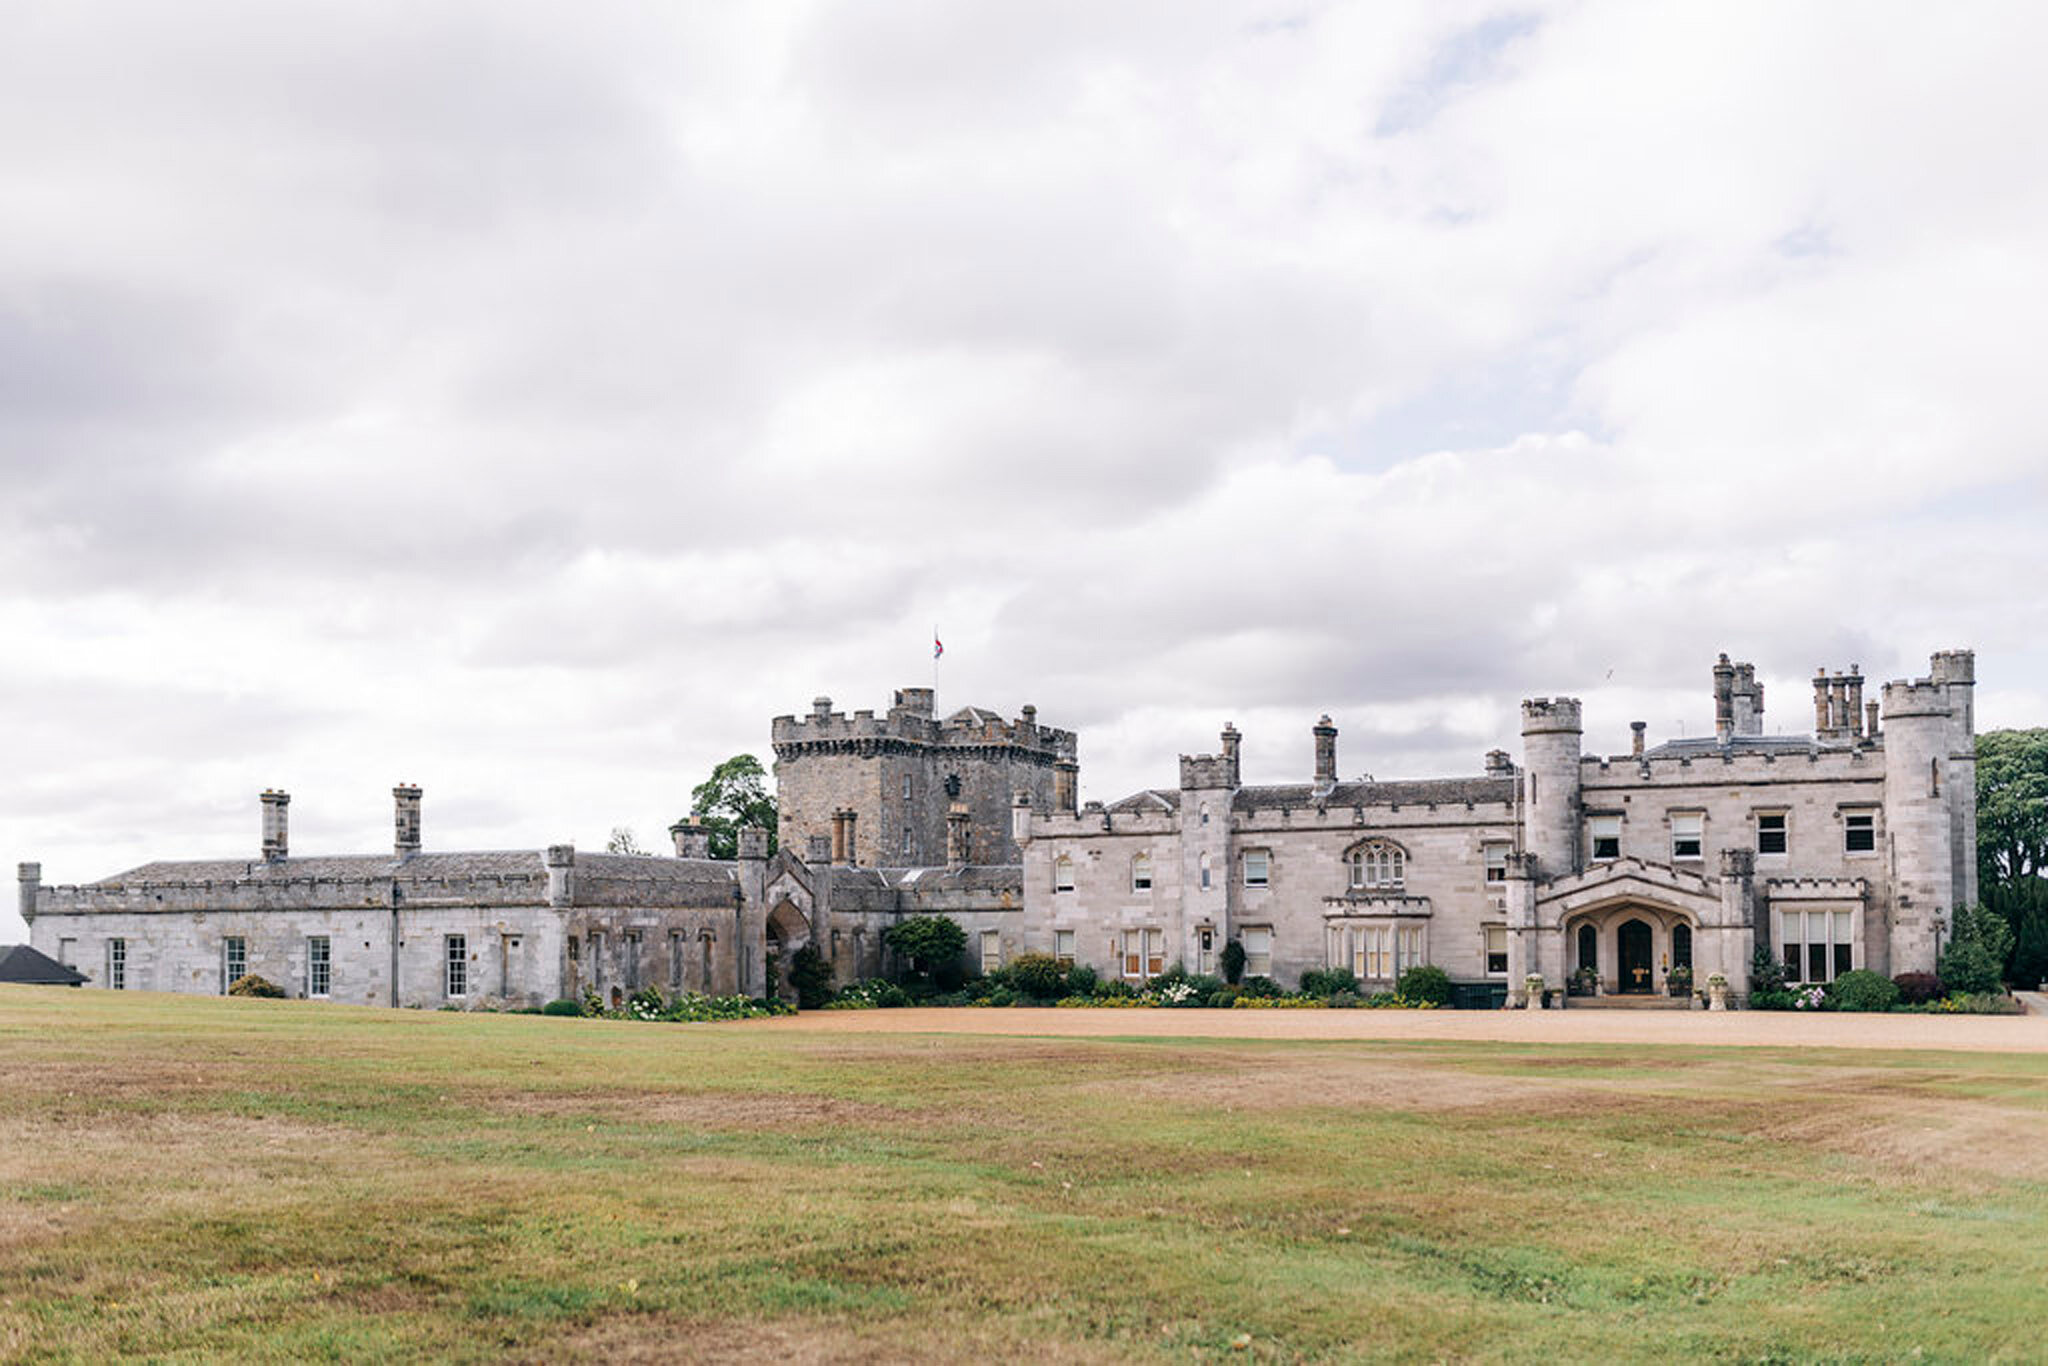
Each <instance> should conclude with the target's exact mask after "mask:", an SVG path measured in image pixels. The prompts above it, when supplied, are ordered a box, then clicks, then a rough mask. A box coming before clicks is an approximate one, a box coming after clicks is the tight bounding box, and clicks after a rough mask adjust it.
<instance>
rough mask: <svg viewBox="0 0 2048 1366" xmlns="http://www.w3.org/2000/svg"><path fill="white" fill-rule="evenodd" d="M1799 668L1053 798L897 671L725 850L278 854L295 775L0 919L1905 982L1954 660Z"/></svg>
mask: <svg viewBox="0 0 2048 1366" xmlns="http://www.w3.org/2000/svg"><path fill="white" fill-rule="evenodd" d="M1863 684H1864V680H1863V679H1862V677H1861V676H1860V674H1859V673H1858V672H1857V671H1856V670H1855V669H1854V668H1851V669H1850V670H1849V671H1847V672H1846V673H1835V674H1830V673H1827V672H1825V671H1823V672H1821V673H1820V674H1819V675H1818V676H1817V677H1816V678H1815V680H1814V698H1815V702H1814V706H1815V713H1814V719H1815V728H1814V731H1813V733H1812V734H1810V735H1798V736H1784V735H1780V736H1767V735H1765V734H1764V733H1763V725H1762V717H1763V690H1762V688H1761V687H1760V686H1759V685H1758V684H1757V682H1756V679H1755V671H1754V669H1753V668H1752V667H1751V666H1750V665H1748V664H1741V663H1730V662H1729V661H1728V659H1727V657H1726V656H1722V658H1721V660H1720V662H1719V663H1717V664H1716V665H1715V667H1714V670H1713V687H1714V699H1715V715H1716V730H1715V734H1713V735H1712V736H1700V737H1696V738H1683V739H1675V740H1671V741H1668V742H1666V743H1664V744H1661V745H1657V746H1656V747H1654V748H1649V747H1646V745H1645V739H1644V731H1645V727H1644V726H1643V724H1642V723H1640V722H1638V723H1636V724H1635V727H1634V730H1635V741H1634V744H1633V746H1632V748H1631V750H1630V752H1629V753H1627V754H1621V755H1607V756H1602V755H1592V754H1587V753H1585V752H1584V747H1583V743H1582V737H1583V724H1582V722H1583V717H1582V712H1581V707H1580V704H1579V702H1578V701H1577V700H1575V699H1572V698H1535V699H1532V700H1529V701H1526V702H1524V703H1523V704H1522V707H1521V718H1520V719H1521V739H1522V752H1521V756H1520V761H1519V762H1517V761H1516V759H1515V758H1514V757H1513V756H1511V755H1509V754H1508V753H1506V752H1505V751H1500V750H1496V751H1493V752H1491V753H1489V754H1488V755H1486V756H1485V758H1484V760H1483V762H1482V764H1481V766H1480V772H1478V773H1477V774H1475V775H1473V776H1469V777H1449V778H1434V779H1420V780H1408V781H1397V782H1374V781H1371V780H1364V781H1345V780H1342V779H1340V778H1339V777H1338V765H1337V740H1338V730H1337V727H1336V726H1335V725H1334V724H1332V723H1331V721H1330V719H1329V718H1328V717H1324V718H1322V719H1321V720H1319V721H1318V722H1317V723H1316V724H1315V725H1314V726H1313V727H1311V730H1310V749H1311V758H1312V762H1311V775H1312V776H1311V777H1310V779H1309V781H1307V782H1302V783H1289V784H1277V785H1258V784H1246V783H1244V782H1243V781H1242V777H1241V774H1240V771H1239V760H1238V752H1239V744H1240V737H1239V735H1238V733H1237V731H1236V730H1235V729H1234V728H1232V727H1226V728H1225V729H1224V731H1223V732H1222V736H1221V743H1220V745H1219V747H1218V750H1217V752H1216V753H1214V754H1202V755H1184V756H1182V758H1181V760H1180V764H1179V773H1178V776H1177V781H1176V783H1175V784H1174V785H1173V786H1164V787H1158V788H1149V789H1146V790H1143V791H1140V792H1137V793H1133V794H1131V795H1130V796H1127V797H1124V798H1122V799H1121V800H1118V801H1115V802H1110V803H1107V804H1105V803H1100V802H1089V803H1087V804H1086V805H1085V806H1082V805H1078V804H1077V801H1076V796H1077V792H1078V773H1079V769H1078V762H1077V753H1078V748H1077V739H1076V736H1075V735H1074V733H1073V732H1071V731H1063V730H1057V729H1053V728H1050V727H1042V726H1040V725H1039V724H1038V721H1037V717H1036V713H1035V712H1034V710H1033V709H1032V708H1030V707H1025V708H1024V709H1023V711H1022V714H1021V716H1019V717H1018V718H1017V719H1015V720H1011V721H1005V720H1003V719H1002V718H1001V717H1000V716H998V715H996V714H995V713H992V712H987V711H983V710H981V709H979V708H972V707H970V708H964V709H962V710H960V711H958V712H955V713H953V714H952V715H950V716H947V717H945V718H943V719H941V718H939V717H937V716H936V715H935V714H934V706H933V698H932V694H931V692H930V691H929V690H927V689H918V688H907V689H904V690H902V691H900V692H898V693H897V694H896V696H895V700H894V705H892V706H891V707H890V709H889V710H888V712H887V713H886V714H884V715H882V716H879V717H878V716H876V715H875V714H874V713H872V712H866V711H857V712H855V713H853V715H852V716H851V717H848V716H846V715H844V714H842V713H839V712H835V711H833V710H832V708H831V704H830V702H829V701H828V700H826V699H819V701H818V702H817V703H816V704H815V705H814V707H813V710H812V712H811V713H810V714H809V715H808V716H805V717H802V718H797V717H793V716H784V717H778V718H776V719H775V721H774V722H773V723H772V733H773V740H774V745H775V771H776V777H777V782H778V803H779V807H780V812H779V822H780V835H781V842H782V848H781V849H780V851H779V852H777V853H776V854H774V855H773V856H770V855H769V854H768V853H767V835H766V832H765V831H760V830H747V831H743V832H742V835H741V840H740V851H739V857H738V859H737V860H734V861H718V860H714V859H711V858H709V857H708V847H707V832H706V831H705V829H704V827H703V826H701V825H699V824H696V823H694V822H692V821H683V822H679V823H678V824H677V825H676V826H675V827H673V828H672V830H671V834H672V836H673V838H674V840H675V846H676V848H675V855H674V857H662V858H648V857H641V856H631V855H614V854H589V853H584V852H582V851H579V850H576V849H575V848H573V847H572V846H569V845H551V846H548V847H546V848H542V849H534V850H525V851H509V852H477V853H440V852H430V851H427V850H425V849H424V848H423V847H422V844H421V825H422V821H421V793H420V791H419V789H418V788H414V787H410V786H403V785H402V786H400V787H398V788H396V789H394V793H393V802H394V807H393V818H394V842H393V849H392V852H391V853H390V854H389V855H384V854H374V855H351V856H343V857H315V858H303V857H295V856H293V855H292V854H291V852H290V848H289V829H288V814H289V804H290V798H289V797H288V796H287V795H286V794H284V793H282V792H268V793H265V794H263V798H262V802H261V807H262V813H263V820H262V839H261V843H260V846H259V850H258V854H257V856H256V857H253V858H250V859H247V860H208V861H197V862H193V861H186V862H162V863H151V864H146V865H144V866H142V867H140V868H136V869H133V870H131V871H129V872H126V873H122V874H120V875H118V876H116V877H112V878H107V879H105V880H102V881H100V882H96V883H90V884H86V885H83V886H46V885H44V884H43V883H42V878H41V868H40V867H39V865H37V864H33V863H25V864H23V865H21V868H20V890H21V908H22V913H23V915H24V917H25V918H26V919H28V921H29V923H30V927H31V928H30V935H31V942H32V943H33V944H34V945H35V946H36V947H37V948H38V949H40V950H42V951H43V952H45V953H48V954H50V955H51V956H52V957H54V958H57V959H58V960H59V961H61V962H64V963H66V964H69V965H71V966H73V967H76V968H78V969H79V970H80V971H82V972H84V973H86V974H87V975H88V976H90V977H91V978H92V980H93V982H94V983H95V984H96V985H99V986H103V987H115V988H122V989H150V990H164V991H188V992H216V991H221V990H225V988H226V985H227V983H228V982H229V981H231V980H232V979H233V977H234V976H238V975H240V973H241V972H244V971H246V972H254V973H259V974H261V975H263V976H265V977H269V978H271V979H272V980H273V981H276V982H278V983H279V984H280V985H283V986H284V987H285V988H286V989H287V990H288V991H289V992H291V993H292V994H293V995H298V996H307V997H316V998H323V997H324V998H327V999H331V1000H338V1001H348V1002H353V1003H358V1004H375V1005H408V1006H440V1005H446V1004H456V1005H477V1004H511V1005H532V1004H538V1003H541V1002H544V1001H547V1000H550V999H553V998H556V997H560V996H575V995H578V994H580V993H581V992H582V991H584V990H585V989H586V988H588V989H595V990H597V991H598V992H599V993H600V994H601V995H607V996H609V997H611V998H613V999H618V998H619V997H620V996H622V995H623V994H628V993H630V992H632V991H634V990H637V989H639V988H640V987H642V986H645V985H659V986H662V987H663V988H665V989H668V990H671V991H682V990H689V991H707V992H731V991H739V992H744V993H748V994H755V995H758V994H761V993H762V992H763V991H765V990H766V988H767V983H768V981H769V963H770V961H771V959H773V958H775V957H777V956H781V955H786V954H788V953H791V952H793V951H794V950H795V949H797V948H800V947H803V946H804V945H807V944H808V945H812V946H815V947H816V948H817V949H818V950H819V951H820V952H822V953H824V954H825V955H826V956H828V957H829V959H830V960H831V962H832V964H833V967H834V972H835V975H836V977H837V978H838V979H839V980H840V981H842V982H844V981H850V980H853V979H856V978H859V977H866V976H873V975H877V974H880V973H882V972H884V971H886V970H887V969H888V968H889V967H890V966H891V964H890V963H889V962H888V959H887V954H886V952H885V949H884V947H883V944H882V935H883V932H884V931H885V930H886V929H887V928H888V927H889V926H890V925H891V924H894V923H895V922H896V921H898V920H899V919H901V918H902V917H904V916H906V915H911V914H918V913H939V914H946V915H950V916H952V917H953V918H955V919H956V920H958V921H959V922H960V923H961V924H962V926H963V927H964V928H965V929H966V930H967V932H968V943H969V949H968V952H969V959H970V963H969V966H970V967H981V968H989V967H994V966H999V965H1001V964H1002V963H1005V962H1008V961H1010V960H1011V959H1013V958H1015V957H1016V956H1017V955H1018V954H1020V953H1025V952H1040V953H1048V954H1054V955H1056V956H1058V957H1061V958H1063V959H1067V960H1070V961H1073V962H1076V963H1085V964H1087V965H1089V966H1091V967H1093V968H1094V969H1095V970H1096V971H1097V972H1098V973H1099V974H1101V975H1103V976H1105V977H1121V978H1124V979H1126V980H1130V981H1133V982H1142V981H1143V980H1145V979H1148V978H1150V977H1154V976H1157V975H1158V974H1160V973H1161V972H1164V971H1166V970H1167V969H1168V968H1169V967H1171V966H1173V965H1174V964H1182V965H1185V966H1186V967H1188V968H1189V969H1191V970H1195V971H1215V970H1217V969H1218V967H1219V966H1220V965H1221V961H1222V954H1223V949H1224V946H1225V945H1227V944H1229V943H1230V942H1232V941H1235V942H1237V943H1238V944H1239V945H1240V946H1242V948H1243V949H1244V951H1245V953H1246V957H1247V972H1249V973H1253V974H1259V975H1267V976H1271V977H1274V978H1275V979H1277V980H1279V981H1281V982H1282V983H1284V984H1286V985H1292V984H1293V983H1294V982H1295V981H1296V980H1298V978H1299V976H1300V974H1301V973H1302V972H1304V971H1306V970H1308V969H1311V968H1321V967H1345V968H1349V969H1350V970H1351V971H1353V972H1354V973H1355V974H1356V975H1357V976H1358V977H1359V978H1360V979H1361V980H1362V981H1363V982H1364V983H1365V984H1366V985H1367V986H1368V988H1370V989H1377V988H1380V987H1384V986H1388V985H1391V984H1392V982H1393V981H1394V980H1395V979H1396V978H1397V977H1398V976H1399V974H1400V973H1401V972H1402V971H1405V970H1406V969H1407V968H1408V967H1410V966H1413V965H1417V964H1422V963H1430V964H1435V965H1436V966H1439V967H1442V968H1443V969H1445V970H1446V971H1447V972H1448V973H1449V974H1450V975H1451V977H1452V978H1453V979H1454V980H1456V981H1458V982H1460V983H1463V984H1466V985H1467V986H1468V987H1474V988H1488V987H1490V988H1491V989H1492V991H1493V994H1494V995H1496V996H1504V997H1506V998H1508V999H1509V1000H1511V1001H1513V1000H1519V999H1520V998H1521V996H1522V993H1523V984H1524V983H1525V981H1526V980H1527V979H1528V978H1530V977H1531V976H1539V977H1541V978H1542V979H1543V980H1544V982H1545V983H1546V984H1547V985H1549V986H1552V987H1556V986H1560V985H1562V984H1564V983H1566V982H1578V981H1582V980H1583V981H1585V982H1588V983H1594V984H1597V990H1598V991H1599V992H1600V993H1603V994H1624V995H1625V994H1635V993H1644V994H1653V993H1658V992H1662V991H1665V990H1666V989H1667V987H1668V986H1670V985H1671V984H1672V983H1673V974H1674V972H1676V971H1677V970H1678V969H1681V968H1683V969H1686V970H1687V971H1689V972H1690V973H1692V974H1694V976H1695V978H1696V980H1697V981H1699V982H1701V983H1704V982H1705V980H1706V979H1707V977H1708V975H1709V974H1712V973H1716V972H1718V973H1721V974H1723V975H1724V976H1725V977H1726V978H1727V980H1728V983H1729V985H1730V988H1731V991H1732V993H1733V994H1734V996H1735V997H1736V999H1738V1000H1739V999H1740V997H1741V996H1742V994H1743V993H1744V992H1746V990H1747V987H1748V975H1749V964H1750V958H1751V954H1752V951H1753V950H1754V949H1755V948H1756V947H1758V946H1760V945H1761V946H1765V947H1768V948H1769V950H1770V951H1771V952H1772V954H1773V955H1774V956H1776V957H1778V958H1779V959H1780V961H1782V962H1784V963H1785V964H1786V965H1787V967H1788V969H1789V973H1790V976H1791V977H1792V978H1793V979H1794V980H1797V981H1827V980H1832V979H1833V978H1834V977H1836V976H1839V975H1840V974H1841V973H1842V972H1846V971H1848V970H1849V969H1851V968H1870V969H1874V970H1876V971H1878V972H1882V973H1885V974H1888V975H1890V974H1896V973H1899V972H1905V971H1909V970H1912V971H1932V970H1933V967H1934V962H1935V957H1936V955H1937V953H1938V952H1939V949H1940V946H1941V944H1942V942H1943V940H1944V937H1945V934H1946V931H1947V926H1948V923H1949V917H1950V915H1951V913H1952V911H1953V910H1954V908H1955V907H1957V906H1960V905H1967V904H1970V903H1973V902H1974V901H1975V900H1976V895H1977V889H1976V885H1975V881H1976V858H1975V852H1974V851H1975V843H1976V828H1975V812H1976V807H1975V790H1976V783H1975V762H1976V761H1975V724H1974V713H1973V695H1974V688H1975V666H1974V659H1973V657H1972V655H1971V654H1970V653H1969V652H1968V651H1947V652H1943V653H1940V654H1937V655H1935V656H1934V657H1933V659H1932V661H1931V667H1930V671H1929V674H1928V676H1927V677H1925V678H1922V679H1918V680H1914V681H1898V682H1892V683H1887V684H1885V685H1884V686H1883V687H1882V689H1881V690H1879V696H1878V697H1877V698H1873V699H1871V700H1869V701H1867V702H1866V701H1865V699H1864V698H1863V695H1862V693H1863Z"/></svg>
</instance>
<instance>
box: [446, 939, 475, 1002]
mask: <svg viewBox="0 0 2048 1366" xmlns="http://www.w3.org/2000/svg"><path fill="white" fill-rule="evenodd" d="M441 994H442V995H443V996H446V997H447V998H448V999H449V1000H451V1001H460V1000H464V999H466V998H467V997H468V996H469V936H468V935H466V934H450V935H444V936H443V937H442V939H441Z"/></svg>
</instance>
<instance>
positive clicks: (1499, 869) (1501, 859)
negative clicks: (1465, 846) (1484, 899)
mask: <svg viewBox="0 0 2048 1366" xmlns="http://www.w3.org/2000/svg"><path fill="white" fill-rule="evenodd" d="M1514 847H1515V846H1514V844H1513V843H1512V842H1510V841H1508V840H1486V841H1485V842H1483V843H1482V844H1481V845H1480V846H1479V861H1480V865H1481V866H1482V867H1483V868H1485V870H1486V872H1485V875H1484V876H1485V881H1486V885H1487V886H1489V887H1497V886H1499V885H1501V884H1502V883H1504V882H1506V881H1507V880H1508V854H1509V853H1510V852H1511V851H1512V850H1513V849H1514Z"/></svg>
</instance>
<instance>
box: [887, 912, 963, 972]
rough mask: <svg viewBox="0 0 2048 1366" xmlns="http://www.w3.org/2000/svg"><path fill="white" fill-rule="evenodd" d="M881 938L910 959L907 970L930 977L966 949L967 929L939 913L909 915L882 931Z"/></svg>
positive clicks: (956, 960)
mask: <svg viewBox="0 0 2048 1366" xmlns="http://www.w3.org/2000/svg"><path fill="white" fill-rule="evenodd" d="M882 942H883V943H885V944H887V945H888V946H889V948H890V950H891V951H892V952H894V953H897V954H900V955H902V956H903V957H905V958H907V959H909V960H910V970H911V971H912V972H914V973H916V974H917V975H918V976H920V977H930V976H932V975H933V974H934V973H936V972H938V971H939V970H940V969H941V968H943V967H945V966H947V965H949V964H953V963H957V962H958V961H959V959H960V955H961V954H962V953H965V952H966V951H967V931H965V930H963V929H961V928H960V925H959V923H958V922H957V921H954V920H951V919H948V918H947V917H946V916H943V915H913V916H911V917H909V918H908V919H906V920H899V921H897V922H896V923H895V924H893V925H891V926H890V927H889V928H888V929H886V930H884V931H882Z"/></svg>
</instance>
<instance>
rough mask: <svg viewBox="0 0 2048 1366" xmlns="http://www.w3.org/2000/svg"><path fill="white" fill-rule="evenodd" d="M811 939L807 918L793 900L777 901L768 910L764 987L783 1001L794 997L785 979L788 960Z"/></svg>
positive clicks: (793, 991)
mask: <svg viewBox="0 0 2048 1366" xmlns="http://www.w3.org/2000/svg"><path fill="white" fill-rule="evenodd" d="M810 942H811V922H810V921H808V920H806V919H805V918H804V913H803V912H802V911H800V910H798V909H797V908H796V905H795V903H794V902H790V901H780V902H777V903H776V906H775V909H774V910H772V911H770V912H769V913H768V943H767V953H768V991H769V994H770V995H773V996H777V997H780V998H781V999H783V1000H785V1001H794V1000H795V999H796V988H795V987H793V986H791V985H790V983H789V960H790V959H791V958H792V957H794V956H795V954H796V951H797V950H798V949H800V948H802V947H804V945H806V944H808V943H810Z"/></svg>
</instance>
